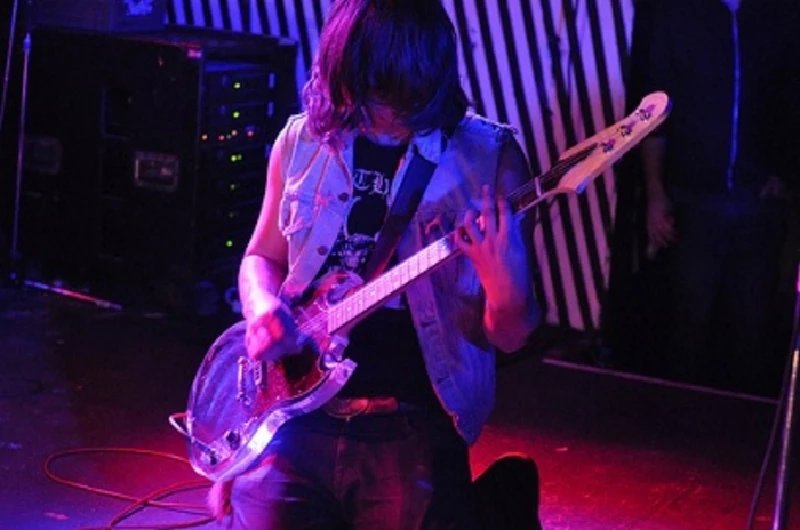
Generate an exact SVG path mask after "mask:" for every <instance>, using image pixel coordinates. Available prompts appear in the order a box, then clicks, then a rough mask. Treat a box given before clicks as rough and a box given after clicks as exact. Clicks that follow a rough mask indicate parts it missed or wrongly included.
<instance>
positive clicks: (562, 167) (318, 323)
mask: <svg viewBox="0 0 800 530" xmlns="http://www.w3.org/2000/svg"><path fill="white" fill-rule="evenodd" d="M596 147H597V143H593V144H590V145H588V146H586V147H585V148H584V149H581V150H580V151H578V152H576V153H574V154H572V155H570V156H568V157H567V158H564V159H562V160H559V161H558V162H556V164H554V165H553V167H551V168H550V169H549V170H548V171H546V172H545V173H544V174H542V175H540V176H539V177H536V178H534V179H531V180H530V181H529V182H526V183H525V184H523V185H522V186H520V187H519V188H517V189H516V190H514V191H512V192H511V193H510V194H509V195H508V200H509V201H510V202H512V203H513V202H515V201H517V200H519V199H521V198H522V197H524V196H526V195H529V194H530V193H531V192H532V191H536V187H537V184H536V179H537V178H538V179H539V185H540V186H544V185H546V184H549V183H550V182H553V181H555V182H557V181H559V180H560V179H561V178H562V177H563V176H564V174H565V173H566V172H567V171H569V170H570V169H571V168H572V167H574V166H575V164H577V163H578V162H580V161H582V160H583V159H585V158H586V157H588V156H589V155H590V154H591V153H592V152H593V151H594V149H595V148H596ZM377 303H378V301H376V302H374V303H372V304H368V307H372V306H374V305H376V304H377ZM328 314H329V311H322V312H320V313H317V314H316V315H314V316H313V317H311V318H310V319H308V320H307V321H306V322H305V323H303V324H302V325H300V326H298V331H300V333H302V334H304V335H307V334H308V333H309V332H313V331H315V330H317V331H327V330H325V328H324V326H325V325H326V324H327V323H328ZM346 320H348V319H347V318H345V321H346Z"/></svg>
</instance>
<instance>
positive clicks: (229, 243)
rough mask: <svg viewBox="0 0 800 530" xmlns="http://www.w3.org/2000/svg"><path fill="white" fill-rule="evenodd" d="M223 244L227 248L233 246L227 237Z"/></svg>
mask: <svg viewBox="0 0 800 530" xmlns="http://www.w3.org/2000/svg"><path fill="white" fill-rule="evenodd" d="M225 246H226V247H228V248H233V241H232V240H230V239H228V240H226V241H225Z"/></svg>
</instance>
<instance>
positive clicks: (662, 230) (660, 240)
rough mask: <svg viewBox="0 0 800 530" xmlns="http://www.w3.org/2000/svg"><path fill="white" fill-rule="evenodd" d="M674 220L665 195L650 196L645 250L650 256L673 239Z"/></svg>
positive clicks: (670, 206) (674, 235)
mask: <svg viewBox="0 0 800 530" xmlns="http://www.w3.org/2000/svg"><path fill="white" fill-rule="evenodd" d="M675 237H676V234H675V220H674V218H673V217H672V205H671V204H670V202H669V199H668V198H667V197H666V195H658V196H651V197H649V198H648V201H647V240H648V245H647V251H648V255H650V257H652V256H654V255H655V254H656V253H657V252H658V251H659V250H661V249H662V248H666V247H668V246H669V245H670V244H672V243H673V242H674V241H675Z"/></svg>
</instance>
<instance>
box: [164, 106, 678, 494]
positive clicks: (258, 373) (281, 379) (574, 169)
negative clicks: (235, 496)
mask: <svg viewBox="0 0 800 530" xmlns="http://www.w3.org/2000/svg"><path fill="white" fill-rule="evenodd" d="M669 111H670V100H669V98H668V97H667V95H666V94H665V93H663V92H654V93H652V94H650V95H648V96H647V97H645V98H643V99H642V101H641V103H640V104H639V106H638V107H637V109H636V110H635V111H634V112H632V113H631V114H630V115H629V116H627V117H626V118H624V119H622V120H620V121H619V122H617V123H615V124H614V125H612V126H611V127H608V128H606V129H604V130H603V131H600V132H599V133H597V134H595V135H594V136H592V137H591V138H587V139H586V140H584V141H582V142H580V143H579V144H577V145H575V146H574V147H572V148H570V149H568V150H567V151H565V152H564V153H563V154H562V155H561V156H560V158H559V160H558V162H557V163H556V164H554V165H553V167H552V168H551V169H550V170H549V171H547V172H546V173H544V174H543V175H541V176H539V177H537V178H535V179H533V180H532V181H531V182H529V183H527V184H525V185H523V186H521V187H520V188H518V189H517V190H515V191H514V192H512V193H511V194H510V195H509V196H508V199H509V202H510V203H511V205H512V208H513V210H514V212H515V213H516V214H517V215H521V214H523V213H525V212H527V211H528V210H530V209H531V208H533V207H534V206H536V205H538V204H541V203H542V202H543V201H546V200H549V199H552V198H553V197H555V196H556V195H558V194H564V193H581V192H583V190H584V189H585V187H586V185H587V184H588V183H589V182H590V181H591V180H592V179H594V178H595V177H597V176H598V175H600V174H601V173H602V172H603V171H605V170H606V169H608V168H609V167H610V166H611V165H612V164H613V163H614V162H616V161H617V160H618V159H619V158H620V157H621V156H622V155H623V154H624V153H626V152H627V151H629V150H630V149H631V148H632V147H633V146H635V145H636V144H638V143H639V142H640V141H641V140H642V139H643V138H645V137H646V136H647V135H648V134H649V133H650V132H651V131H653V129H655V128H656V127H657V126H658V125H659V124H661V123H662V122H663V121H664V120H665V119H666V117H667V116H668V114H669ZM455 237H456V232H455V231H454V232H450V233H449V234H447V235H446V236H444V237H442V238H440V239H438V240H436V241H434V242H433V243H431V244H430V245H428V246H427V247H425V248H423V249H422V250H420V251H419V252H417V253H416V254H414V255H413V256H411V257H409V258H408V259H406V260H404V261H402V262H401V263H399V264H398V265H396V266H394V267H393V268H391V269H389V270H387V271H386V272H384V273H383V274H382V275H380V276H378V277H377V278H375V279H374V280H372V281H370V282H368V283H363V282H361V280H360V279H359V278H358V277H357V276H355V275H352V274H350V273H333V274H331V275H328V276H325V277H323V278H321V279H320V281H319V282H317V283H316V284H315V285H314V286H312V288H311V289H310V292H311V293H313V294H312V295H311V296H309V297H307V298H308V299H307V300H306V301H304V302H303V303H302V304H294V305H290V308H291V311H292V315H293V317H294V318H295V320H296V322H297V326H298V329H299V330H300V335H301V337H302V343H301V344H298V347H297V351H295V352H293V353H292V355H288V356H285V357H282V358H281V359H279V360H277V361H252V360H250V359H249V357H248V356H247V350H246V348H245V341H244V339H245V329H246V325H245V322H244V321H241V322H238V323H236V324H234V325H233V326H231V327H229V328H228V329H227V330H225V331H224V332H223V333H222V334H221V335H220V336H219V337H218V338H217V340H216V341H215V342H214V344H213V345H212V346H211V347H210V349H209V351H208V353H207V354H206V356H205V358H204V359H203V361H202V363H201V365H200V367H199V370H198V372H197V373H196V375H195V378H194V381H193V384H192V387H191V392H190V395H189V400H188V404H187V409H186V411H185V412H181V413H177V414H173V415H172V416H170V418H169V421H170V423H171V424H172V426H173V427H174V428H175V429H177V430H178V431H179V432H180V433H181V434H183V435H184V436H185V437H186V438H187V440H188V449H189V460H190V462H191V465H192V467H193V469H194V470H195V471H196V472H197V473H198V474H200V475H203V476H205V477H207V478H209V479H211V480H214V481H224V480H230V479H232V478H233V477H235V476H236V475H239V474H241V473H244V472H246V471H249V470H250V469H252V468H253V467H255V466H256V465H257V464H258V463H259V462H260V457H261V455H262V454H263V453H264V450H265V449H266V448H267V446H268V445H269V443H270V442H271V440H272V438H273V436H274V435H275V433H276V432H277V431H278V429H279V428H280V427H281V426H282V425H284V424H285V423H286V422H288V421H291V420H292V419H293V418H295V417H298V416H301V415H304V414H307V413H309V412H311V411H313V410H316V409H318V408H320V407H321V406H322V405H324V404H325V403H326V402H327V401H329V400H330V399H331V398H333V397H334V396H335V395H336V394H337V392H338V391H339V390H340V389H341V388H342V387H343V386H344V385H345V383H346V382H347V381H348V379H349V378H350V375H351V374H352V373H353V370H355V369H356V364H355V363H354V362H353V361H352V360H350V359H347V358H344V357H343V351H344V349H345V347H346V345H347V333H348V330H349V329H352V327H353V326H354V325H355V323H357V322H359V321H360V320H362V319H363V318H365V317H366V316H367V315H369V314H370V313H372V312H373V311H375V310H377V309H378V308H380V307H381V306H382V305H383V304H384V303H386V302H387V301H388V300H390V299H392V298H393V297H395V296H397V295H398V294H400V293H401V292H403V291H404V290H405V289H406V288H407V287H408V286H409V285H411V284H412V283H413V282H414V281H416V280H418V279H420V278H423V277H424V276H426V275H427V274H430V273H431V272H432V271H433V270H435V269H436V268H437V267H438V266H440V265H442V264H444V263H445V262H446V261H448V260H450V259H452V258H454V257H455V256H456V255H458V254H459V251H458V249H457V247H456V246H455V243H454V238H455Z"/></svg>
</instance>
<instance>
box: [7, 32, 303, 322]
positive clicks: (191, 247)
mask: <svg viewBox="0 0 800 530" xmlns="http://www.w3.org/2000/svg"><path fill="white" fill-rule="evenodd" d="M35 34H36V38H35V39H34V41H33V42H34V45H33V51H32V55H31V75H30V88H29V96H30V97H29V120H28V127H27V130H26V134H25V138H26V151H25V159H24V168H25V175H24V181H23V187H22V191H23V193H22V199H23V205H22V222H21V233H20V245H21V250H22V253H23V255H24V256H26V257H27V258H29V259H33V260H36V261H38V262H41V263H42V264H44V266H45V267H46V268H47V269H48V270H50V271H52V274H51V275H57V276H58V277H60V278H64V277H66V279H67V280H69V279H70V276H71V277H73V278H83V277H87V278H88V280H87V283H89V284H90V287H92V286H93V285H91V284H92V283H95V282H98V281H103V282H107V283H110V284H113V285H110V286H109V288H110V289H111V292H108V291H101V290H97V289H95V290H94V291H95V292H96V293H97V294H98V295H100V296H102V297H103V298H111V299H115V300H117V301H120V302H124V301H125V300H124V297H125V296H128V295H129V294H131V292H132V293H133V294H134V295H135V296H137V297H138V296H140V295H141V296H142V297H145V296H148V297H151V298H152V299H154V300H157V302H162V301H163V302H165V303H168V304H169V305H170V306H185V305H186V303H190V302H191V300H190V299H191V296H192V290H193V289H194V286H196V285H197V284H198V283H202V284H204V285H207V284H209V282H210V283H213V284H215V285H217V286H218V288H219V289H220V292H222V291H224V290H225V289H227V288H229V287H231V285H232V284H233V283H234V282H235V277H236V270H235V268H236V266H237V265H238V261H239V260H240V259H241V255H242V251H243V245H244V244H245V243H246V242H247V236H248V235H249V232H250V231H252V229H253V226H254V225H255V216H256V214H257V213H258V210H259V208H260V205H261V200H262V197H263V190H264V177H265V169H266V160H267V156H268V154H269V152H270V149H271V144H272V142H273V141H274V139H275V137H276V135H277V133H278V131H279V130H280V129H281V127H282V126H283V125H284V124H285V122H286V120H287V119H288V117H289V114H291V113H293V112H296V111H297V110H298V108H299V107H298V106H299V100H298V90H297V83H296V81H295V64H296V53H297V44H296V43H295V42H294V41H288V40H286V39H281V38H277V37H269V36H265V35H261V36H255V35H247V34H240V33H233V32H217V31H211V30H205V29H200V28H171V29H170V30H168V31H162V32H146V33H125V34H118V33H107V32H106V33H101V32H89V31H78V30H65V29H61V28H44V27H40V28H36V29H35ZM118 286H123V287H124V288H125V289H128V292H127V293H124V292H122V293H120V294H118V295H116V296H114V295H115V294H116V293H117V292H119V291H120V289H118ZM102 287H106V286H102ZM223 288H224V289H223ZM106 292H108V294H106ZM165 298H168V300H165ZM156 305H159V306H163V304H161V303H158V304H156Z"/></svg>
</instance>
